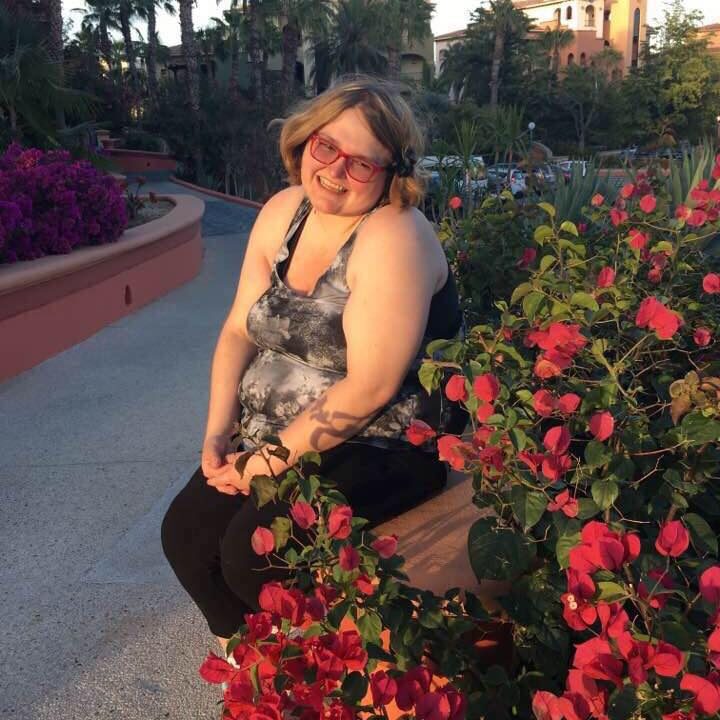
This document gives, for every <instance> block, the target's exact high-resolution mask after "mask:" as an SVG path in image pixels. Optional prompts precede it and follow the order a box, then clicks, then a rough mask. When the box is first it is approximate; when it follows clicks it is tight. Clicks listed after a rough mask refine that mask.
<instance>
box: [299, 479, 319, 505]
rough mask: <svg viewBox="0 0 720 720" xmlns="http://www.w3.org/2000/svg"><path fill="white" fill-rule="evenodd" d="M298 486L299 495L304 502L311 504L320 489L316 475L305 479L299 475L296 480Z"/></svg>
mask: <svg viewBox="0 0 720 720" xmlns="http://www.w3.org/2000/svg"><path fill="white" fill-rule="evenodd" d="M298 486H299V487H300V495H301V496H302V498H303V500H305V502H312V501H313V500H314V499H315V494H316V493H317V491H318V489H319V488H320V478H319V476H318V475H310V477H307V478H306V477H303V476H302V475H301V476H300V478H299V479H298Z"/></svg>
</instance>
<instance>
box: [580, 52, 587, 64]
mask: <svg viewBox="0 0 720 720" xmlns="http://www.w3.org/2000/svg"><path fill="white" fill-rule="evenodd" d="M580 64H581V65H582V66H583V67H585V66H586V65H587V57H585V53H580Z"/></svg>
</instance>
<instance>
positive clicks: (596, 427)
mask: <svg viewBox="0 0 720 720" xmlns="http://www.w3.org/2000/svg"><path fill="white" fill-rule="evenodd" d="M588 427H589V428H590V433H591V434H592V436H593V437H594V438H595V439H596V440H597V441H598V442H603V441H604V440H607V439H608V438H609V437H610V436H611V435H612V434H613V430H614V429H615V420H614V418H613V416H612V415H611V414H610V413H609V412H608V411H607V410H603V412H599V413H595V414H594V415H593V416H592V417H591V418H590V423H589V424H588Z"/></svg>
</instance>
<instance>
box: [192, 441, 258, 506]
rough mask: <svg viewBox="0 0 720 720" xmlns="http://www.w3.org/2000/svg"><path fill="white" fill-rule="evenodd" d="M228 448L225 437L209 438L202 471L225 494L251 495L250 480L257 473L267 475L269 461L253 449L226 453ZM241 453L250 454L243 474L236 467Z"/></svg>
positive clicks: (209, 482)
mask: <svg viewBox="0 0 720 720" xmlns="http://www.w3.org/2000/svg"><path fill="white" fill-rule="evenodd" d="M226 449H227V443H226V441H225V439H224V438H209V439H208V440H206V442H205V444H204V445H203V451H202V472H203V475H205V477H206V479H207V484H208V485H210V486H211V487H214V488H215V489H216V490H217V491H218V492H221V493H224V494H225V495H238V494H239V493H242V494H243V495H249V494H250V480H252V478H253V477H254V476H255V475H267V473H268V467H267V462H266V461H265V459H264V458H263V457H262V456H260V455H258V454H255V453H253V452H252V451H247V450H245V451H243V452H236V453H226V452H225V450H226ZM241 455H250V458H249V459H248V461H247V464H246V465H245V468H244V470H243V472H242V474H241V473H239V472H238V471H237V469H236V468H235V463H236V462H237V459H238V458H239V457H240V456H241Z"/></svg>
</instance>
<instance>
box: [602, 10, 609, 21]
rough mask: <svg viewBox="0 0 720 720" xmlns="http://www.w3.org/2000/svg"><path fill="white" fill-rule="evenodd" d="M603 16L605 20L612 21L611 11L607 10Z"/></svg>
mask: <svg viewBox="0 0 720 720" xmlns="http://www.w3.org/2000/svg"><path fill="white" fill-rule="evenodd" d="M603 17H604V18H605V22H610V11H609V10H606V11H605V14H604V16H603Z"/></svg>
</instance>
